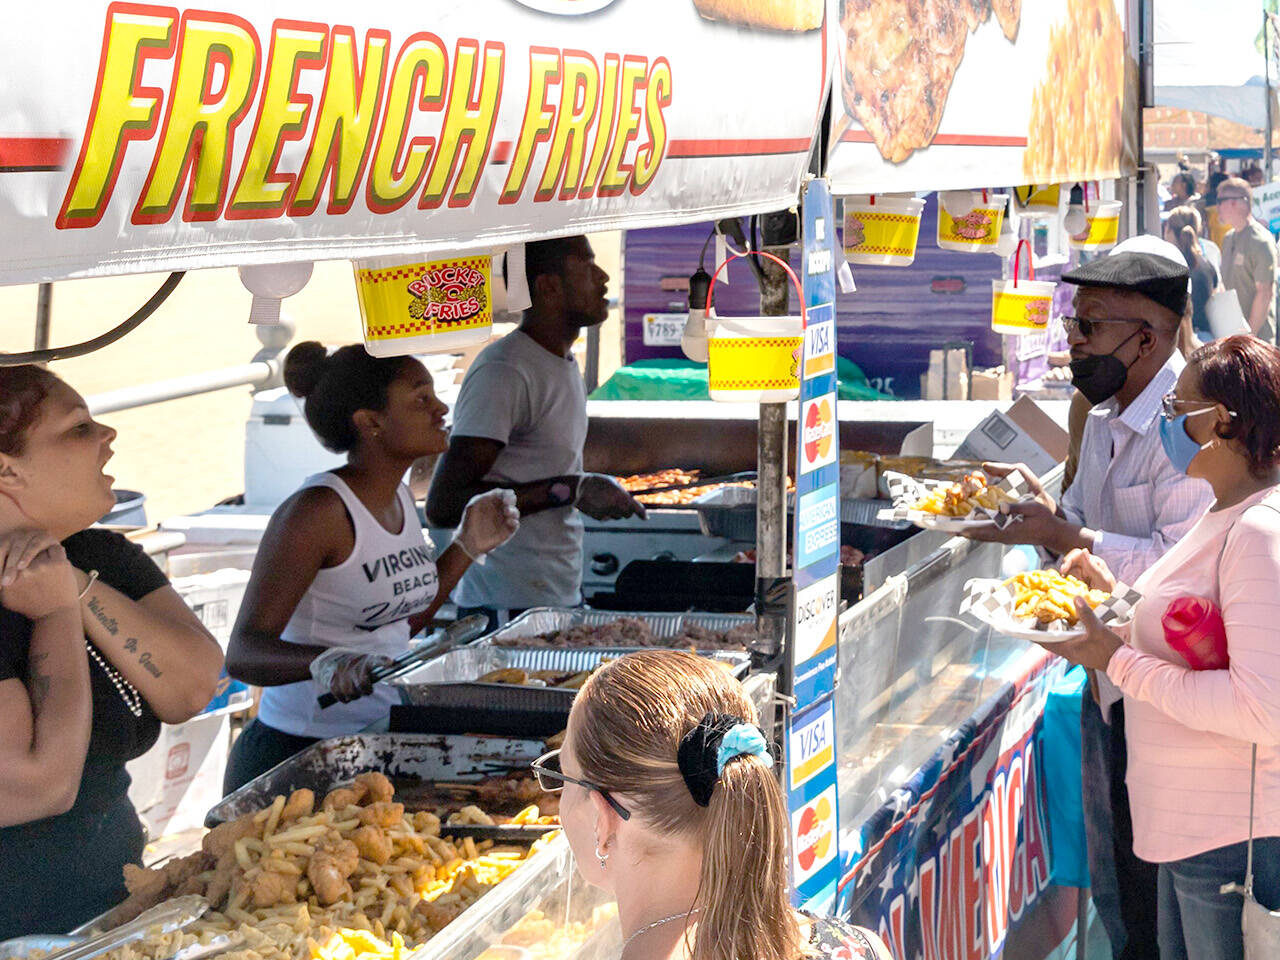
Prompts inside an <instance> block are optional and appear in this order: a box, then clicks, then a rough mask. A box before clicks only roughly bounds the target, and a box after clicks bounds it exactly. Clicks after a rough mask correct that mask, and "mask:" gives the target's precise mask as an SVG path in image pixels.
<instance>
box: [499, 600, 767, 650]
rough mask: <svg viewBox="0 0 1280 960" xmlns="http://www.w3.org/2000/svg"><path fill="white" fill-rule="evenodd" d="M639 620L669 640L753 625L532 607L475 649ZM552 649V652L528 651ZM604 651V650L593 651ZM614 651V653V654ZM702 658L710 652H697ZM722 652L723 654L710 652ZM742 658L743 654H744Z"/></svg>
mask: <svg viewBox="0 0 1280 960" xmlns="http://www.w3.org/2000/svg"><path fill="white" fill-rule="evenodd" d="M627 618H629V619H633V620H643V621H644V622H645V623H647V624H648V625H649V629H650V630H652V631H653V632H654V635H655V636H658V637H662V638H664V639H670V638H672V637H677V636H679V635H680V631H681V630H683V629H684V628H685V627H686V626H694V627H702V628H703V629H705V630H721V631H729V630H732V629H733V628H734V627H740V626H742V625H743V624H747V623H755V617H754V616H753V615H751V614H749V613H628V612H625V611H614V610H587V609H584V608H581V607H574V608H562V607H534V608H533V609H531V610H526V611H525V612H524V613H522V614H520V616H518V617H516V618H515V619H514V620H512V621H511V622H510V623H508V624H507V625H506V626H504V627H500V628H498V629H497V630H496V631H494V632H493V633H491V634H489V636H487V637H485V638H484V639H483V640H480V641H479V645H501V646H505V647H517V648H518V647H519V646H520V644H519V643H518V641H519V640H521V639H522V638H525V637H536V636H539V635H540V634H544V633H553V632H555V631H557V630H568V629H569V628H570V627H579V626H585V627H603V626H607V625H608V624H610V623H613V622H614V621H617V620H622V619H627ZM531 649H554V648H541V647H539V648H531ZM593 649H604V648H593ZM617 649H619V648H615V650H614V652H615V653H616V652H617ZM626 649H627V650H628V651H630V650H634V649H658V650H661V649H666V648H663V647H645V648H636V647H628V648H626ZM698 652H699V653H700V654H702V655H704V656H706V655H708V654H709V653H710V652H711V651H703V650H699V651H698ZM714 652H723V651H714ZM744 656H745V654H744Z"/></svg>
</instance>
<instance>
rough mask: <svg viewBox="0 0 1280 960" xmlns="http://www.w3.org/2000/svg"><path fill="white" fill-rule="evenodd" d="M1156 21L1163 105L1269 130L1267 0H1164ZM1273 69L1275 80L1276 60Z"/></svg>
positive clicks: (1159, 103) (1159, 99) (1157, 87)
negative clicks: (1263, 41)
mask: <svg viewBox="0 0 1280 960" xmlns="http://www.w3.org/2000/svg"><path fill="white" fill-rule="evenodd" d="M1155 21H1156V22H1155V93H1156V101H1155V102H1156V105H1157V106H1161V107H1176V108H1180V109H1183V110H1194V111H1196V112H1198V113H1207V114H1211V115H1212V116H1215V117H1223V118H1225V119H1227V120H1232V121H1234V122H1236V123H1241V124H1244V125H1245V126H1247V127H1252V128H1254V129H1256V130H1261V129H1264V128H1265V127H1266V125H1267V102H1266V90H1267V86H1266V71H1267V65H1266V59H1265V58H1264V57H1263V55H1262V54H1261V53H1260V52H1259V51H1258V48H1257V46H1256V38H1257V35H1258V31H1259V30H1260V29H1261V28H1262V0H1215V3H1213V4H1212V6H1206V4H1205V3H1204V0H1158V2H1157V3H1156V4H1155ZM1271 70H1272V77H1273V82H1274V80H1275V78H1276V64H1275V63H1274V62H1273V63H1272V65H1271Z"/></svg>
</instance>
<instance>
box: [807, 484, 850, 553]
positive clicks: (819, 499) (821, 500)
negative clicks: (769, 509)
mask: <svg viewBox="0 0 1280 960" xmlns="http://www.w3.org/2000/svg"><path fill="white" fill-rule="evenodd" d="M796 522H797V525H798V527H799V531H798V534H797V537H798V539H797V541H796V566H797V567H799V568H800V569H805V568H807V567H808V566H809V565H810V564H812V563H814V562H815V561H818V560H821V559H823V558H824V557H834V556H835V555H836V553H837V552H838V551H839V549H840V499H839V488H838V487H836V486H834V485H832V486H827V487H823V488H822V489H821V490H815V491H813V492H812V493H802V494H800V498H799V507H798V509H797V521H796ZM834 566H835V565H834V564H832V569H833V570H834Z"/></svg>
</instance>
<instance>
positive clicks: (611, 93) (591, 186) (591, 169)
mask: <svg viewBox="0 0 1280 960" xmlns="http://www.w3.org/2000/svg"><path fill="white" fill-rule="evenodd" d="M619 66H620V60H619V57H618V55H617V54H616V53H607V54H605V58H604V85H603V88H602V89H601V91H600V119H598V120H597V121H596V142H595V145H594V146H593V147H592V148H591V160H590V161H589V162H588V163H587V172H586V174H584V175H583V178H582V189H580V190H579V191H578V197H579V198H580V199H586V198H587V197H593V196H595V192H596V186H597V184H599V183H600V171H601V169H602V168H603V167H604V161H605V155H606V154H607V153H608V152H609V142H610V140H611V139H612V136H613V121H614V117H615V116H616V114H617V109H618V103H617V100H618V68H619Z"/></svg>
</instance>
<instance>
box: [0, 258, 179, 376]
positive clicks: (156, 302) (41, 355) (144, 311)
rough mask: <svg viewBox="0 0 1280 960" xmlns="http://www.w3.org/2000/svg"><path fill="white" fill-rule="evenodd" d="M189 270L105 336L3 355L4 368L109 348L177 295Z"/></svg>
mask: <svg viewBox="0 0 1280 960" xmlns="http://www.w3.org/2000/svg"><path fill="white" fill-rule="evenodd" d="M185 273H186V271H184V270H179V271H175V272H174V273H171V274H169V276H168V277H166V278H165V281H164V283H162V284H160V289H158V290H157V291H156V292H155V293H153V294H152V295H151V299H149V300H148V301H147V302H146V303H144V304H143V305H142V306H141V307H139V308H138V309H137V310H136V311H135V312H134V314H133V316H131V317H129V319H128V320H125V321H124V322H123V323H120V324H118V325H116V326H115V327H112V328H111V329H110V330H108V331H107V332H106V333H104V334H102V335H101V336H97V337H94V338H93V339H92V340H85V341H83V342H81V343H73V344H70V345H69V346H65V347H50V348H49V349H47V350H28V351H27V352H25V353H0V367H15V366H17V365H19V364H22V363H48V362H50V361H51V360H68V359H70V358H72V357H82V356H84V355H85V354H86V353H92V352H93V351H95V350H101V349H102V348H103V347H106V346H109V345H111V344H113V343H115V342H116V341H117V340H119V339H120V338H121V337H123V336H124V335H125V334H126V333H129V332H130V331H131V330H133V329H135V328H136V327H137V326H138V325H139V324H141V323H142V321H143V320H146V319H147V317H149V316H151V315H152V314H153V313H155V312H156V310H157V309H159V307H160V305H161V304H162V303H164V302H165V301H166V300H168V299H169V294H171V293H173V291H174V288H176V287H177V286H178V281H179V280H181V279H182V278H183V276H184V275H185Z"/></svg>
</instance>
